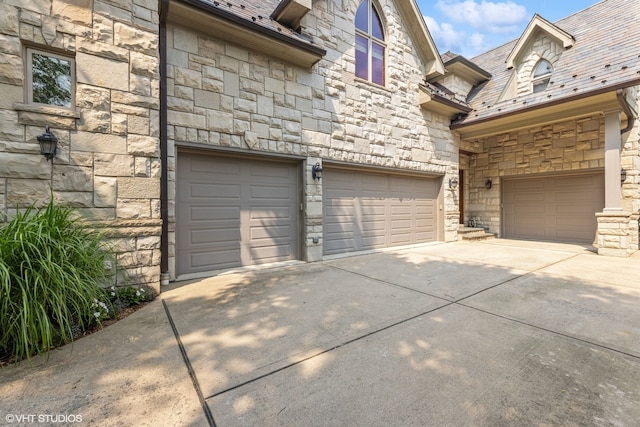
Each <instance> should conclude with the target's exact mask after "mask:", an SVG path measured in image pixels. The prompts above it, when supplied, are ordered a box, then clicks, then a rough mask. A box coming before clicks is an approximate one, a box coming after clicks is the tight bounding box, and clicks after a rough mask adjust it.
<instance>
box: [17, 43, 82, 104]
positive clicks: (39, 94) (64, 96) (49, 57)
mask: <svg viewBox="0 0 640 427" xmlns="http://www.w3.org/2000/svg"><path fill="white" fill-rule="evenodd" d="M75 77H76V76H75V60H74V58H73V57H70V56H65V55H61V54H58V53H53V52H47V51H43V50H38V49H34V48H30V47H28V48H27V49H26V85H25V88H26V94H25V95H26V96H25V98H26V102H27V104H37V105H49V106H54V107H62V108H69V109H71V108H74V107H75V105H74V104H75V89H76V88H75V85H76V83H75V80H76V79H75Z"/></svg>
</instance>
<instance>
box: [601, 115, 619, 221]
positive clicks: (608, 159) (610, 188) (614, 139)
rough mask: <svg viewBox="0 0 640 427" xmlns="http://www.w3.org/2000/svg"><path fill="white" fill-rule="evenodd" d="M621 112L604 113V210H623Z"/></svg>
mask: <svg viewBox="0 0 640 427" xmlns="http://www.w3.org/2000/svg"><path fill="white" fill-rule="evenodd" d="M621 147H622V136H621V135H620V112H619V111H613V112H607V113H605V115H604V212H622V188H621V185H620V150H621Z"/></svg>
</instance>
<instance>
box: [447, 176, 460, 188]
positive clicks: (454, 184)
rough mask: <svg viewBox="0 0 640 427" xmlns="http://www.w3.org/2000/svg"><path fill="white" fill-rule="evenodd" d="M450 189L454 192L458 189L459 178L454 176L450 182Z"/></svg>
mask: <svg viewBox="0 0 640 427" xmlns="http://www.w3.org/2000/svg"><path fill="white" fill-rule="evenodd" d="M449 188H450V189H452V190H455V189H456V188H458V177H456V176H454V177H453V178H451V179H450V180H449Z"/></svg>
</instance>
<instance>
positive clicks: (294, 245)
mask: <svg viewBox="0 0 640 427" xmlns="http://www.w3.org/2000/svg"><path fill="white" fill-rule="evenodd" d="M176 173H177V185H176V261H177V273H178V274H185V273H197V272H203V271H211V270H216V269H221V268H229V267H237V266H245V265H253V264H262V263H267V262H275V261H285V260H291V259H297V258H298V209H297V206H298V202H297V200H298V167H297V165H296V164H291V163H282V162H272V161H255V160H244V159H237V158H232V157H213V156H206V155H202V154H191V153H180V154H179V155H178V164H177V172H176Z"/></svg>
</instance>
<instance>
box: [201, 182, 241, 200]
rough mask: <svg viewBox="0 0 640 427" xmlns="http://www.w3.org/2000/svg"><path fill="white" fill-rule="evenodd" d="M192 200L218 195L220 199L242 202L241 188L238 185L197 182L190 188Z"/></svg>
mask: <svg viewBox="0 0 640 427" xmlns="http://www.w3.org/2000/svg"><path fill="white" fill-rule="evenodd" d="M189 192H190V193H191V197H192V198H194V199H195V198H209V197H211V194H218V195H219V197H220V198H227V199H237V200H240V186H239V185H237V184H227V185H224V184H214V183H202V182H195V183H193V184H191V186H190V187H189Z"/></svg>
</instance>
